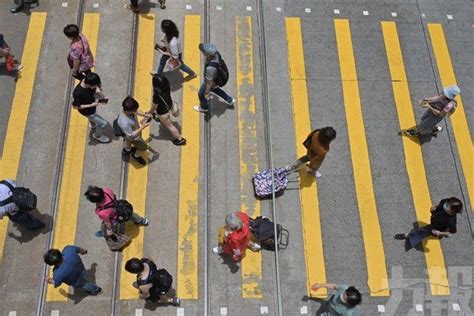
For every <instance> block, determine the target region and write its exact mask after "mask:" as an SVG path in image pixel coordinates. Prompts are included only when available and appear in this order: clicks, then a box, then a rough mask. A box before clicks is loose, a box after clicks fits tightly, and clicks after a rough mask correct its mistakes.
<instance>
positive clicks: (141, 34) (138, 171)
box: [120, 14, 155, 300]
mask: <svg viewBox="0 0 474 316" xmlns="http://www.w3.org/2000/svg"><path fill="white" fill-rule="evenodd" d="M154 39H155V15H154V14H140V15H139V17H138V37H137V51H136V63H135V87H134V94H133V97H134V99H135V100H137V102H138V103H139V104H140V107H141V109H142V111H146V110H148V107H149V106H150V104H151V90H152V84H151V79H152V78H151V77H150V70H151V69H153V53H154V50H153V46H154V45H153V43H154ZM149 137H150V129H149V128H145V129H144V130H143V132H142V138H143V139H144V140H146V141H147V140H148V138H149ZM140 154H141V156H142V157H143V159H145V160H146V161H148V151H143V152H141V153H140ZM147 185H148V165H145V166H141V165H138V164H137V163H136V162H132V163H130V165H129V168H128V182H127V198H126V199H127V201H129V202H130V203H131V204H132V205H133V211H134V212H135V213H137V214H138V215H140V216H142V217H143V216H145V208H146V192H147ZM144 230H145V228H144V227H142V226H138V225H135V224H134V223H132V222H127V223H126V225H125V231H126V233H127V235H129V236H130V237H132V238H133V240H132V243H131V244H130V245H129V246H128V247H126V248H125V249H124V250H123V253H122V268H121V273H120V299H121V300H130V299H138V291H137V289H136V288H134V287H133V286H132V283H133V282H135V281H136V276H135V275H134V274H132V273H128V272H127V271H125V263H126V262H127V260H128V259H131V258H134V257H136V258H142V257H143V240H144V234H145V233H144Z"/></svg>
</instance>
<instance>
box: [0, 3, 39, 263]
mask: <svg viewBox="0 0 474 316" xmlns="http://www.w3.org/2000/svg"><path fill="white" fill-rule="evenodd" d="M46 17H47V14H46V12H34V13H32V14H31V17H30V24H29V26H28V32H27V34H26V40H25V47H24V49H23V56H22V58H21V62H22V64H23V66H24V69H23V71H22V72H21V76H20V77H19V78H18V82H17V83H16V88H15V95H14V96H13V101H12V107H11V112H10V118H9V119H8V125H7V133H6V135H5V142H4V146H3V152H2V156H1V160H0V175H1V178H2V179H6V178H11V179H16V177H17V173H18V167H19V165H20V158H21V151H22V149H23V140H24V137H25V129H26V121H27V119H28V114H29V112H30V105H31V96H32V94H33V86H34V83H35V75H36V68H37V66H38V60H39V55H40V51H41V44H42V41H43V33H44V28H45V25H46ZM7 229H8V218H7V217H4V218H3V219H2V220H1V221H0V262H2V259H3V250H4V245H5V238H6V236H7Z"/></svg>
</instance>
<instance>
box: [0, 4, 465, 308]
mask: <svg viewBox="0 0 474 316" xmlns="http://www.w3.org/2000/svg"><path fill="white" fill-rule="evenodd" d="M100 18H101V17H100V14H98V13H86V14H85V15H84V22H83V30H82V32H83V33H84V34H85V35H86V37H87V38H88V39H89V42H90V47H91V50H92V52H93V53H94V54H95V53H96V48H97V45H98V41H99V34H100ZM46 19H47V15H46V14H45V13H32V15H31V18H30V26H29V29H28V34H27V37H26V43H25V49H24V50H25V52H28V53H27V54H24V56H23V58H22V63H23V64H24V65H25V70H24V71H23V73H22V76H21V78H20V79H19V81H18V83H17V86H16V91H15V96H14V99H13V103H12V110H11V115H10V120H9V124H8V127H7V134H6V139H5V145H4V149H3V155H2V160H1V161H0V174H1V175H2V177H3V178H16V175H17V172H18V166H19V162H20V159H21V152H22V144H23V139H24V137H25V133H24V131H25V126H26V123H27V119H28V112H29V106H30V103H31V96H32V93H33V90H34V85H33V84H34V80H35V74H36V67H37V64H38V59H39V57H40V54H41V45H42V38H43V36H44V27H45V23H46ZM284 19H285V28H286V29H285V32H284V33H282V34H283V36H285V38H286V43H287V46H286V47H281V50H282V51H284V52H285V54H284V55H285V56H286V58H287V60H288V77H289V82H288V86H289V91H290V93H291V107H292V113H293V117H292V120H291V126H292V128H293V129H294V131H295V139H294V143H293V144H294V145H293V146H292V147H291V148H288V150H291V151H292V152H295V153H296V156H297V157H300V156H303V155H304V154H306V152H305V149H304V147H303V146H302V145H301V144H302V143H303V141H304V139H305V138H306V136H307V134H308V132H309V131H311V130H312V128H314V127H317V126H319V125H318V118H316V121H313V122H312V121H311V115H310V113H311V111H312V108H311V107H310V100H309V97H308V88H307V80H308V79H307V75H306V66H305V65H306V64H307V63H308V62H309V61H308V60H305V56H307V55H308V54H307V52H305V49H306V48H305V47H304V46H303V34H304V32H305V29H303V28H302V24H301V21H300V18H298V17H286V18H284ZM138 20H139V22H138V37H137V51H136V61H135V78H134V82H135V86H134V89H133V95H134V98H135V99H136V100H137V101H138V102H139V104H140V106H141V108H142V110H148V107H149V105H150V104H151V97H152V86H151V77H150V71H151V70H152V68H153V58H154V55H153V54H154V49H153V46H154V41H155V32H156V30H157V25H158V23H157V17H156V16H155V15H154V14H151V13H150V14H141V15H139V17H138ZM254 23H255V20H254V17H252V16H237V17H236V18H235V24H234V25H235V39H233V43H235V60H232V59H231V58H230V57H227V58H226V61H227V63H229V64H235V69H236V72H235V74H231V76H235V83H236V87H233V88H232V89H233V90H235V91H236V100H237V104H236V112H237V121H238V133H239V134H238V135H239V139H238V140H236V142H237V143H238V148H239V160H240V162H239V170H240V179H239V180H240V197H241V203H240V207H241V210H242V211H244V212H247V213H249V214H250V215H251V216H252V217H256V216H258V215H260V213H261V210H260V207H261V205H260V204H261V203H260V202H259V201H257V200H255V199H254V196H253V188H252V185H251V182H250V178H251V176H252V174H253V173H255V172H256V171H257V170H260V169H262V168H263V167H265V163H263V162H262V161H261V160H259V156H261V154H260V153H261V152H263V151H265V148H259V146H258V144H259V142H258V140H259V139H260V138H263V135H259V134H258V125H259V124H263V123H262V122H259V121H258V117H257V115H256V111H257V98H258V96H257V94H256V91H255V86H256V85H255V82H256V81H258V80H259V72H258V71H257V67H256V65H255V63H254V60H255V56H257V55H258V54H259V52H258V45H257V43H258V38H256V37H255V36H254V35H253V34H254V32H253V27H254ZM201 24H202V19H201V16H199V15H187V16H185V19H184V28H183V46H184V57H185V60H186V64H187V65H188V66H189V67H190V68H191V69H196V70H197V69H201V68H202V67H201V66H202V62H201V54H200V52H199V50H198V49H197V47H198V44H199V43H200V42H201V41H202V40H201V34H202V27H201ZM428 31H429V36H430V39H431V45H432V49H433V52H434V55H435V59H436V63H437V68H438V71H439V76H440V78H441V82H442V85H443V86H447V85H451V84H455V83H457V81H456V77H455V74H454V68H453V60H451V57H450V54H449V47H448V42H447V41H446V38H445V35H444V31H443V26H442V25H441V24H436V23H431V24H428ZM380 33H381V34H382V38H383V41H384V43H383V44H384V45H385V53H386V59H387V63H388V68H389V70H390V76H391V82H392V89H393V98H394V100H393V104H394V107H395V108H396V111H397V115H398V121H399V125H400V129H406V128H409V127H412V126H414V125H415V114H414V111H413V106H414V105H413V104H412V101H411V93H410V82H409V81H408V80H407V75H406V73H405V64H404V58H403V51H402V47H401V45H400V39H399V34H398V31H397V23H396V22H392V21H381V23H380ZM334 41H335V42H336V43H337V52H334V54H337V56H338V61H339V70H340V78H341V84H342V94H343V95H342V97H343V98H342V99H343V103H344V109H345V117H344V118H341V119H342V120H345V122H346V125H347V130H348V139H349V144H350V157H351V162H352V172H353V179H352V180H353V182H354V187H355V192H356V197H355V198H356V200H355V201H354V205H357V207H358V212H359V218H360V223H361V227H362V236H358V238H360V239H361V241H362V242H363V244H364V250H365V253H364V254H354V255H358V256H365V262H366V270H367V280H366V282H367V285H368V289H369V292H370V293H371V296H383V297H385V296H390V295H391V289H390V284H389V277H388V272H387V271H388V270H389V269H388V267H390V262H388V261H387V259H386V256H385V253H386V245H384V243H388V242H390V241H388V240H383V238H382V236H383V234H382V233H383V232H382V227H381V224H380V218H379V217H380V212H379V209H378V205H377V194H376V193H375V192H376V190H375V188H374V183H373V177H374V175H373V173H374V170H373V168H372V166H371V163H370V155H369V153H370V151H369V147H370V144H369V143H368V140H367V136H366V134H367V130H366V127H365V125H364V116H363V107H364V104H363V103H362V101H361V97H360V94H361V90H360V89H361V87H360V86H359V81H358V71H357V70H358V69H357V56H356V54H355V52H354V49H353V43H354V41H357V39H356V38H353V37H352V35H351V24H350V20H348V19H334ZM105 54H106V52H102V55H100V54H99V55H98V56H97V58H96V60H97V63H98V64H100V63H101V60H102V59H105V58H107V56H106V55H105ZM454 62H455V61H454ZM197 73H199V72H197ZM269 80H270V85H271V78H269ZM201 81H202V78H201V77H200V76H199V75H198V77H197V78H196V79H193V80H191V81H186V82H184V83H183V88H182V92H178V93H182V100H183V101H182V111H181V113H182V114H181V126H182V134H183V135H185V137H186V138H187V145H186V146H183V147H181V151H180V154H179V156H178V157H176V163H177V164H178V165H179V179H176V181H178V182H179V190H178V191H177V192H176V196H177V201H178V204H177V206H176V209H177V214H176V217H177V218H178V227H176V234H177V244H176V245H169V247H170V249H169V252H168V253H169V254H170V256H176V257H177V259H176V261H177V267H176V274H175V280H176V289H177V295H178V296H179V297H180V298H182V299H189V300H197V299H200V295H201V294H200V290H201V289H202V286H201V284H202V280H201V277H202V276H200V262H201V260H202V241H203V236H201V235H200V232H201V228H200V225H201V219H200V218H199V216H200V209H201V208H202V205H201V203H202V202H201V201H200V198H199V197H200V195H199V193H200V190H201V188H200V184H201V183H203V182H202V181H201V180H200V178H201V176H202V175H201V174H200V170H201V167H202V166H203V164H204V163H205V162H204V161H202V160H201V158H202V156H203V155H202V151H203V150H205V148H203V146H202V144H201V143H200V141H201V140H202V135H203V132H202V124H203V122H202V121H201V120H202V119H201V117H202V114H199V113H197V112H195V111H193V109H192V106H193V105H196V104H198V102H199V100H198V97H197V91H198V89H199V86H200V83H201ZM229 89H231V88H229ZM316 94H317V92H316ZM461 94H462V92H461ZM457 101H458V107H457V110H456V113H455V114H454V115H453V116H452V117H451V118H450V121H451V124H452V126H453V131H454V139H455V142H456V144H457V149H458V155H459V159H460V161H461V166H462V174H463V176H464V179H465V182H466V186H467V190H468V197H469V201H470V204H471V205H472V203H473V201H474V200H473V199H474V187H473V185H474V184H473V176H474V175H473V167H472V161H473V160H472V157H473V155H472V153H473V152H472V140H471V135H470V131H469V127H468V119H467V117H466V113H465V110H464V107H463V102H462V99H461V96H458V98H457ZM312 123H313V124H312ZM67 128H68V133H67V139H66V146H65V154H64V163H63V167H62V177H61V181H60V189H59V202H58V207H57V215H56V218H55V224H54V227H53V231H52V234H53V244H52V245H53V247H54V248H60V249H61V248H63V247H64V246H65V245H68V244H74V243H75V239H76V236H77V234H78V233H79V232H77V230H76V227H77V217H78V212H79V202H80V199H81V198H82V192H81V188H82V187H83V185H84V183H83V177H82V175H83V174H84V173H87V172H88V170H87V166H86V165H84V156H85V149H86V141H87V134H88V133H87V132H88V127H87V120H86V119H85V118H84V117H82V116H81V115H80V114H79V113H78V112H77V111H71V115H70V118H69V124H68V127H67ZM286 128H289V127H286ZM142 136H143V138H144V139H145V140H147V139H149V138H150V134H149V130H147V129H145V130H144V132H143V135H142ZM401 143H402V144H403V150H404V156H405V167H406V173H407V176H408V181H409V186H410V190H411V193H412V201H413V206H414V209H415V214H414V215H416V219H417V220H418V221H419V222H423V223H428V222H429V216H430V213H429V210H430V207H431V205H432V204H433V203H432V199H431V194H430V189H429V183H428V178H427V172H426V169H425V165H424V158H423V153H422V150H421V146H420V143H419V142H418V141H417V140H413V139H408V138H403V139H402V140H401ZM151 146H152V147H153V146H154V145H153V143H152V144H151ZM144 158H150V157H147V156H146V154H145V156H144ZM216 163H219V162H216ZM148 178H149V167H148V166H139V165H137V164H135V163H131V164H130V167H129V168H128V174H127V185H126V187H127V189H126V194H124V198H126V199H127V200H129V201H130V202H131V203H132V204H133V206H134V211H135V212H136V213H138V214H139V215H141V216H147V213H148V212H150V211H151V210H152V209H153V207H152V206H151V205H148V204H147V192H148V190H147V188H148V185H149V183H148ZM168 181H172V179H169V180H168ZM159 185H164V184H159ZM321 199H324V196H320V195H319V190H318V181H317V180H315V179H314V178H311V177H309V176H307V175H306V174H305V172H304V171H300V186H299V200H300V211H301V218H302V222H301V230H302V236H303V238H302V242H303V244H304V246H303V248H304V261H305V268H306V271H301V273H302V274H303V273H305V274H306V285H307V293H308V294H309V293H311V290H310V287H311V284H313V283H326V279H327V271H326V265H327V264H330V263H329V262H326V260H325V255H324V252H325V249H324V244H325V243H324V236H323V234H322V228H321V226H322V225H323V224H324V223H322V222H321V217H320V211H321V210H320V200H321ZM223 217H224V216H223ZM7 223H8V222H7V221H6V220H2V221H0V264H1V260H2V255H3V252H4V249H5V242H6V235H7ZM94 225H95V223H94ZM151 225H153V224H151ZM125 229H126V232H127V234H129V235H131V236H133V242H132V243H131V245H130V246H128V247H127V248H126V249H125V250H124V251H123V252H122V256H121V261H122V265H121V267H122V268H121V270H120V282H119V286H120V289H119V298H120V299H121V300H133V299H138V295H137V291H136V289H135V288H133V287H132V286H131V284H132V283H133V282H134V281H135V275H133V274H130V273H128V272H126V271H125V270H124V269H123V266H124V263H125V262H126V261H127V260H128V259H130V258H132V257H138V258H141V257H143V256H144V247H145V240H146V238H145V236H146V235H147V234H153V236H154V237H153V238H154V239H160V233H159V232H157V231H155V230H154V229H152V228H151V229H150V228H143V227H137V226H135V225H133V224H132V225H128V224H127V225H126V228H125ZM424 247H425V249H429V251H426V252H425V253H424V257H425V261H426V269H427V271H428V273H427V275H428V279H429V283H430V284H431V294H432V295H449V294H450V290H449V281H448V274H447V267H446V263H445V259H444V253H443V249H442V247H441V243H440V241H439V240H437V239H428V241H427V243H426V244H425V245H424ZM281 255H282V256H284V255H285V253H282V254H281ZM265 273H272V272H271V271H266V270H265V268H264V264H263V262H262V255H261V253H253V252H248V253H247V255H246V257H245V258H244V259H243V262H242V271H241V279H242V281H241V295H242V297H243V298H244V299H262V298H264V294H263V293H264V291H263V290H262V287H263V284H262V282H263V281H262V280H263V276H264V275H265ZM67 291H68V289H67V288H66V287H65V286H63V287H61V288H57V289H53V288H52V287H49V288H48V290H47V294H46V301H47V302H61V301H66V300H67V299H68V298H67V296H66V295H64V293H65V292H66V293H67ZM311 295H314V296H318V297H326V296H327V291H326V289H320V290H319V291H318V292H317V293H316V294H315V293H311Z"/></svg>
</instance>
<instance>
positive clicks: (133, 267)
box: [125, 258, 145, 274]
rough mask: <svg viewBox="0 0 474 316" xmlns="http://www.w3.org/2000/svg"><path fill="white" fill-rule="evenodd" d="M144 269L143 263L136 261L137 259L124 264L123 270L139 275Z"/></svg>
mask: <svg viewBox="0 0 474 316" xmlns="http://www.w3.org/2000/svg"><path fill="white" fill-rule="evenodd" d="M143 269H145V266H144V265H143V262H142V261H141V260H140V259H138V258H132V259H130V260H128V261H127V263H126V264H125V270H127V271H128V272H130V273H135V274H138V273H141V272H142V271H143Z"/></svg>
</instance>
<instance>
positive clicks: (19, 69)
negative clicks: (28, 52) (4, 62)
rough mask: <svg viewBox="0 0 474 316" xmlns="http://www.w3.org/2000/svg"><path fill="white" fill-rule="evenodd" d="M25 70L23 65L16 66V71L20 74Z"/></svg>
mask: <svg viewBox="0 0 474 316" xmlns="http://www.w3.org/2000/svg"><path fill="white" fill-rule="evenodd" d="M23 68H25V67H24V66H23V65H22V64H16V65H15V70H16V71H18V72H21V71H22V70H23Z"/></svg>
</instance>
